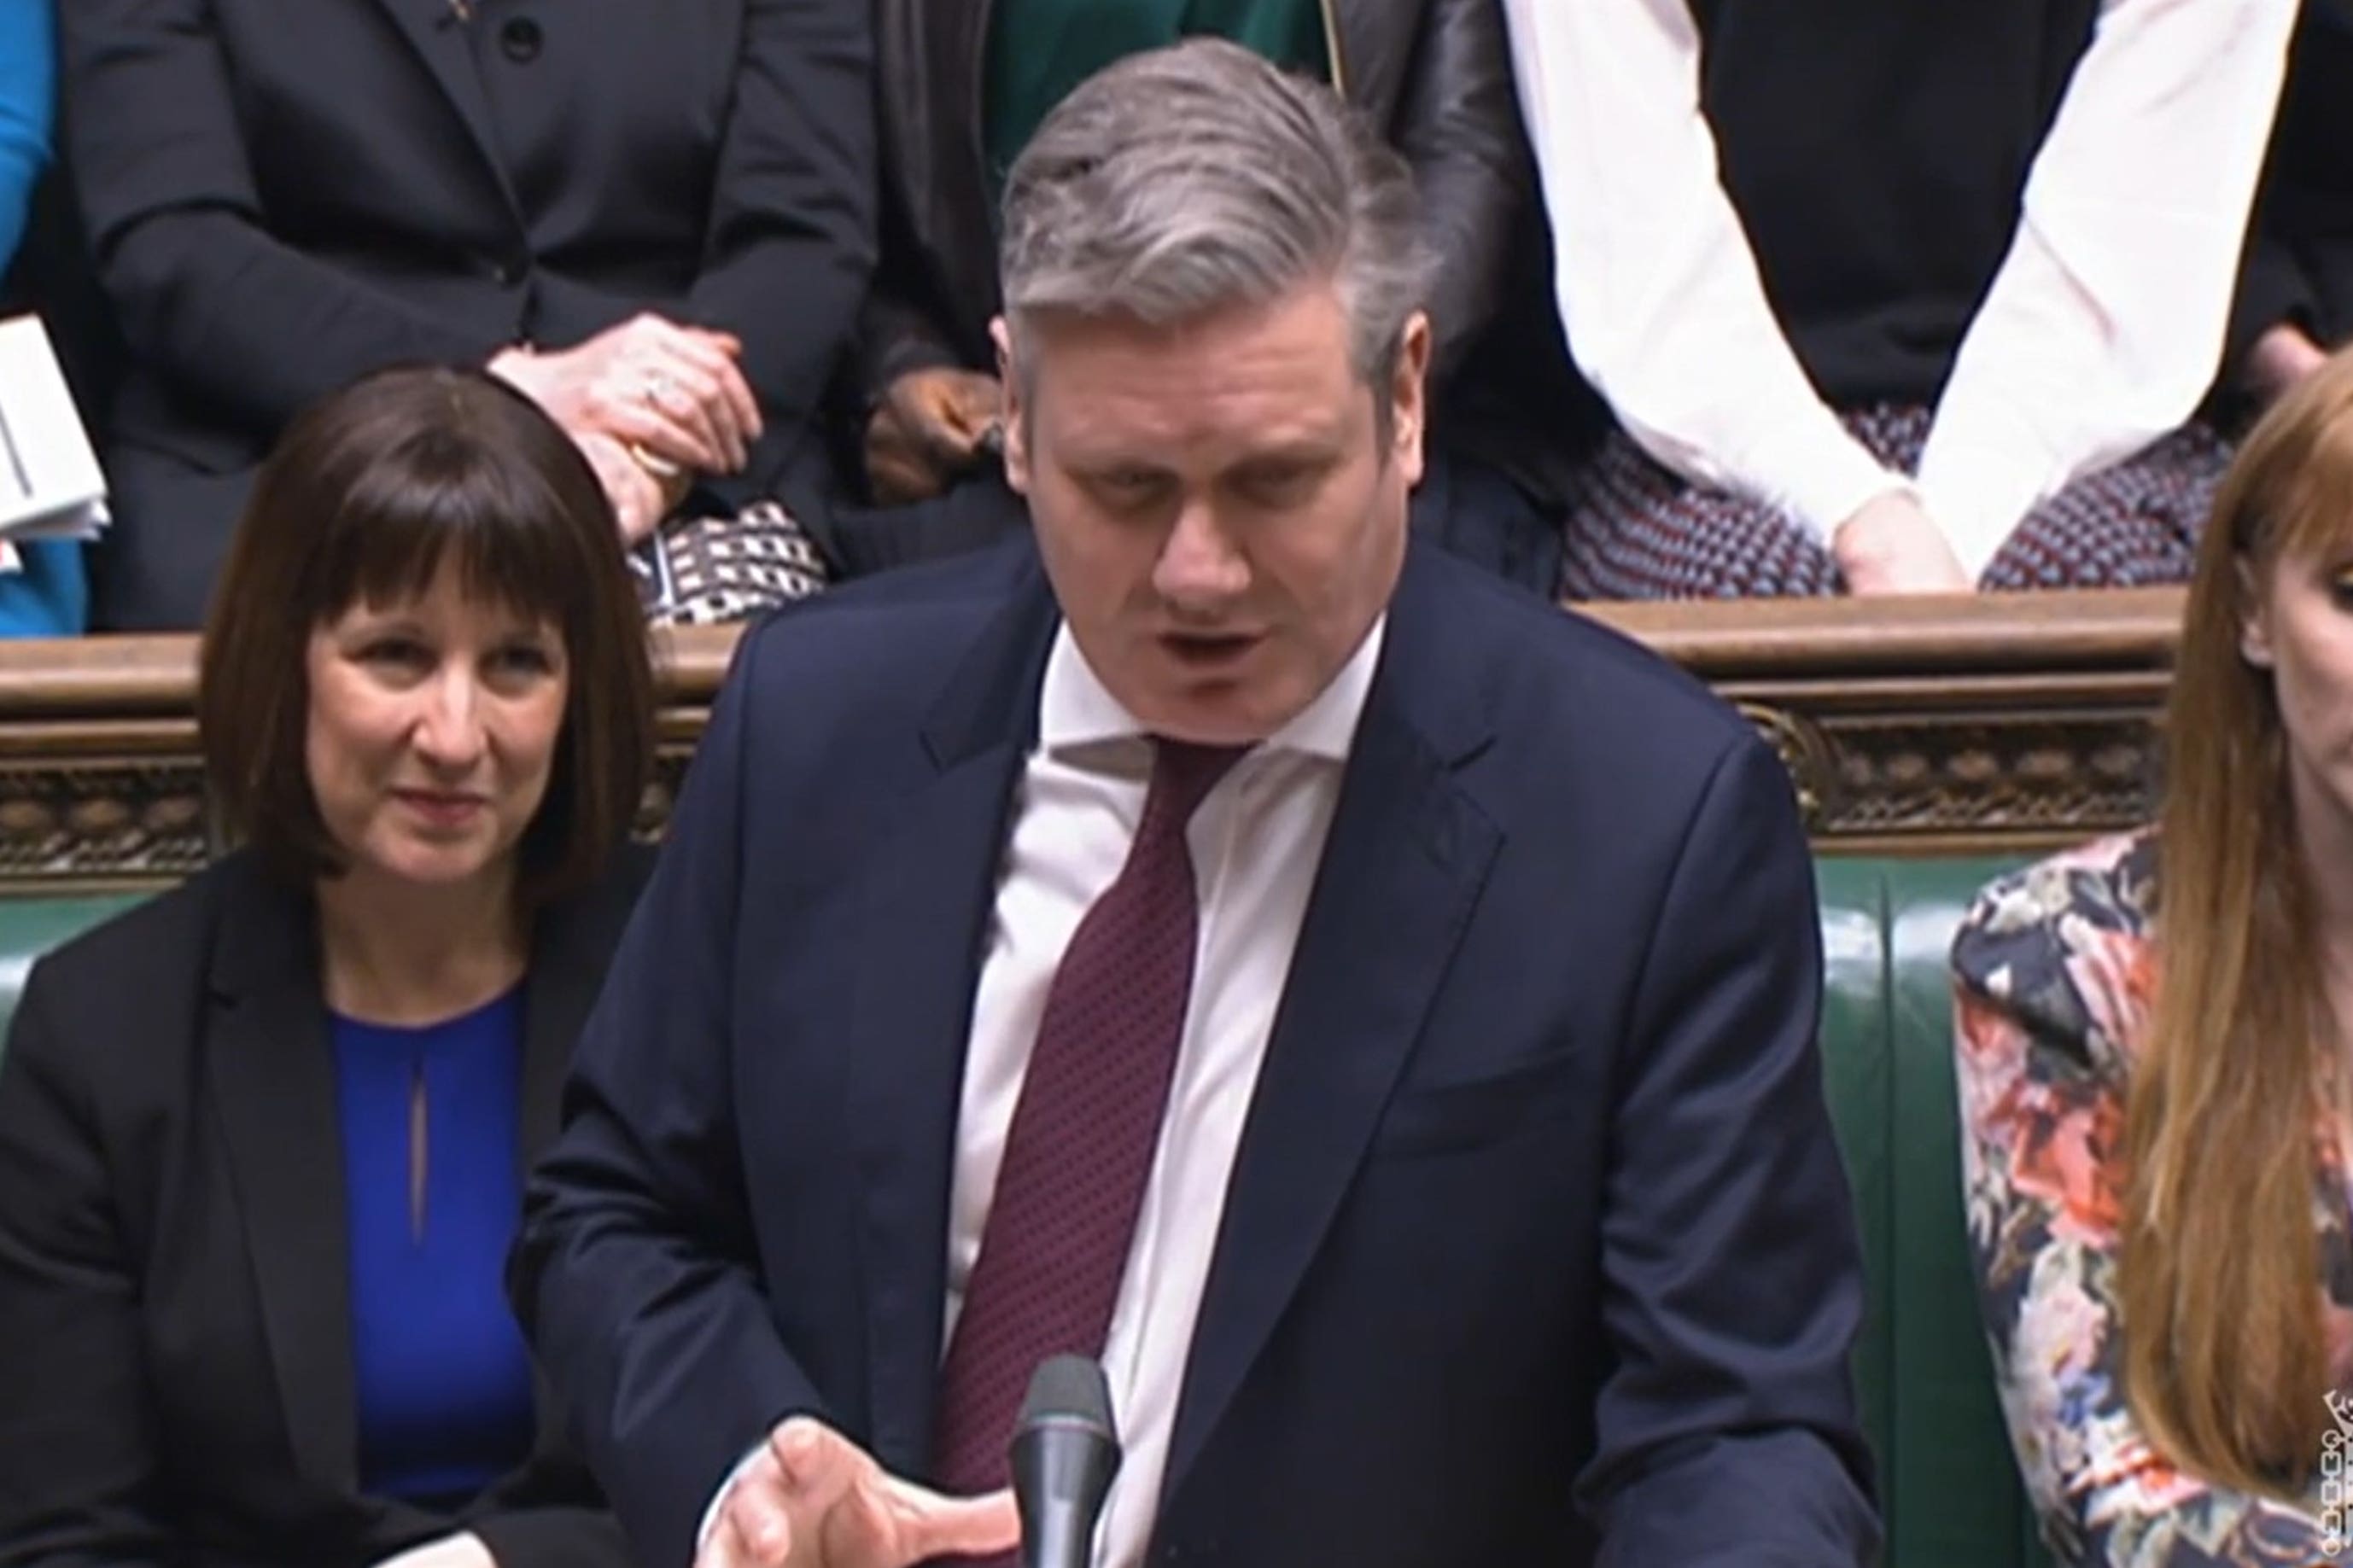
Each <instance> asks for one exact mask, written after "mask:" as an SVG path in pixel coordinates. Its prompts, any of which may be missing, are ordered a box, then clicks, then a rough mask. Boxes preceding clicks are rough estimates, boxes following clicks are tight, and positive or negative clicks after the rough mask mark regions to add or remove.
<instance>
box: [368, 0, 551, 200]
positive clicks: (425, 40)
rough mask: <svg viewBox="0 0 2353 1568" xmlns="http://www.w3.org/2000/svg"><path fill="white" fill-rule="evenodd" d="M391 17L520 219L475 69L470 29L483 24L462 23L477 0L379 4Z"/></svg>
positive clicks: (387, 1) (380, 1)
mask: <svg viewBox="0 0 2353 1568" xmlns="http://www.w3.org/2000/svg"><path fill="white" fill-rule="evenodd" d="M377 3H378V4H379V5H382V6H383V7H384V9H385V15H387V16H390V17H391V18H392V20H393V24H394V26H396V27H398V28H399V29H400V33H401V36H402V37H405V38H406V39H407V40H408V47H410V48H411V49H413V50H415V51H416V53H417V58H418V60H419V61H421V62H422V63H423V64H424V66H425V68H426V70H427V72H428V73H429V74H430V75H431V76H432V78H433V79H434V80H435V81H436V82H437V83H438V84H439V86H440V89H441V92H442V95H443V96H444V97H446V98H447V99H448V100H449V106H450V107H451V108H452V109H454V110H457V113H458V120H459V123H460V124H462V125H463V126H464V127H465V130H466V134H467V136H468V137H469V138H470V140H471V141H472V142H473V144H474V151H475V153H477V154H478V155H479V156H480V161H481V164H482V171H483V173H484V174H487V175H488V176H489V177H490V180H491V184H492V186H493V187H494V188H495V189H496V190H497V192H498V195H499V199H500V200H501V201H502V202H504V203H505V204H506V206H507V210H508V212H509V213H510V214H512V215H514V216H517V217H518V219H519V218H520V216H521V214H522V204H521V203H520V202H518V201H517V200H516V199H515V194H514V187H513V186H512V184H509V183H508V180H507V172H506V161H505V159H504V158H503V157H501V155H500V152H499V136H498V126H497V124H496V122H495V121H492V120H491V100H490V99H489V98H488V96H486V95H485V94H484V93H483V91H482V76H481V72H480V69H478V68H476V66H475V63H474V54H473V44H472V42H471V41H470V38H469V37H468V29H469V28H470V26H480V25H481V24H480V23H479V22H467V21H464V20H461V18H460V12H461V11H465V12H469V13H470V11H471V10H472V8H473V4H472V0H377Z"/></svg>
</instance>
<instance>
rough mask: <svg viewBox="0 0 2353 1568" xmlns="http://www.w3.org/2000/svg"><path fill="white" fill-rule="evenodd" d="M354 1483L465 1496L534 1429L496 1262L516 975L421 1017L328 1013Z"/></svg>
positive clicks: (513, 1130) (512, 1113) (511, 1096)
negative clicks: (344, 1247)
mask: <svg viewBox="0 0 2353 1568" xmlns="http://www.w3.org/2000/svg"><path fill="white" fill-rule="evenodd" d="M333 1034H334V1049H335V1069H336V1071H335V1076H336V1095H337V1100H338V1101H339V1110H340V1114H341V1116H342V1125H343V1177H344V1184H345V1191H346V1193H347V1194H348V1203H349V1217H350V1250H351V1301H352V1363H353V1373H354V1374H355V1379H356V1394H357V1396H358V1410H359V1455H360V1486H361V1488H362V1489H363V1490H364V1491H367V1492H369V1493H372V1494H374V1495H376V1496H385V1497H398V1498H406V1499H408V1500H414V1501H418V1502H443V1503H448V1502H457V1501H462V1500H465V1499H467V1498H470V1497H471V1496H473V1495H474V1494H475V1493H476V1492H479V1491H480V1490H481V1489H482V1488H483V1487H485V1486H487V1485H488V1484H489V1483H491V1481H493V1480H495V1479H497V1478H498V1477H500V1476H501V1475H503V1474H505V1473H506V1472H507V1471H509V1470H511V1469H512V1468H515V1467H516V1466H517V1465H518V1464H520V1463H521V1462H522V1460H523V1458H525V1457H526V1456H527V1455H528V1454H529V1452H530V1450H531V1444H532V1432H533V1416H532V1372H531V1356H530V1352H529V1351H528V1349H527V1348H526V1347H525V1345H524V1343H523V1339H522V1332H521V1331H520V1330H518V1329H517V1328H516V1326H515V1322H514V1319H513V1316H512V1314H511V1313H510V1312H509V1310H508V1309H507V1303H506V1297H505V1294H504V1291H503V1289H502V1287H501V1279H502V1276H503V1272H504V1269H505V1264H506V1253H507V1245H508V1243H509V1242H510V1241H512V1239H513V1236H514V1230H515V1225H516V1222H517V1220H518V1218H519V1217H520V1215H521V1210H522V1172H521V1170H520V1158H521V1155H520V1148H519V1138H520V1118H521V1115H522V988H521V987H520V986H517V987H516V988H514V989H513V990H511V991H509V992H508V993H507V994H504V995H502V996H501V997H499V998H497V999H496V1000H495V1001H492V1002H490V1003H488V1004H485V1005H483V1006H480V1007H478V1008H476V1009H475V1010H474V1011H472V1012H470V1013H467V1014H464V1015H462V1016H459V1017H455V1018H450V1019H448V1020H446V1021H444V1022H442V1023H438V1024H432V1025H427V1026H423V1027H416V1028H410V1027H395V1026H384V1025H378V1024H364V1023H361V1022H358V1021H357V1020H354V1019H351V1018H346V1017H343V1016H336V1017H335V1018H334V1020H333Z"/></svg>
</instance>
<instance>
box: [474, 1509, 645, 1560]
mask: <svg viewBox="0 0 2353 1568" xmlns="http://www.w3.org/2000/svg"><path fill="white" fill-rule="evenodd" d="M465 1528H466V1529H468V1530H470V1531H473V1533H474V1534H475V1535H476V1536H478V1537H480V1540H481V1542H482V1544H483V1545H484V1546H485V1547H487V1548H488V1549H489V1550H490V1553H491V1560H492V1561H493V1562H495V1563H498V1565H499V1568H631V1565H632V1559H631V1558H630V1556H629V1543H628V1539H627V1538H626V1537H625V1536H623V1535H622V1533H621V1527H620V1525H619V1523H618V1522H617V1521H615V1520H614V1518H613V1516H612V1515H611V1514H609V1513H607V1512H606V1511H605V1510H603V1509H597V1508H534V1509H516V1510H493V1511H491V1512H488V1513H484V1514H481V1515H480V1516H479V1517H476V1518H472V1519H470V1520H467V1521H465Z"/></svg>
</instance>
